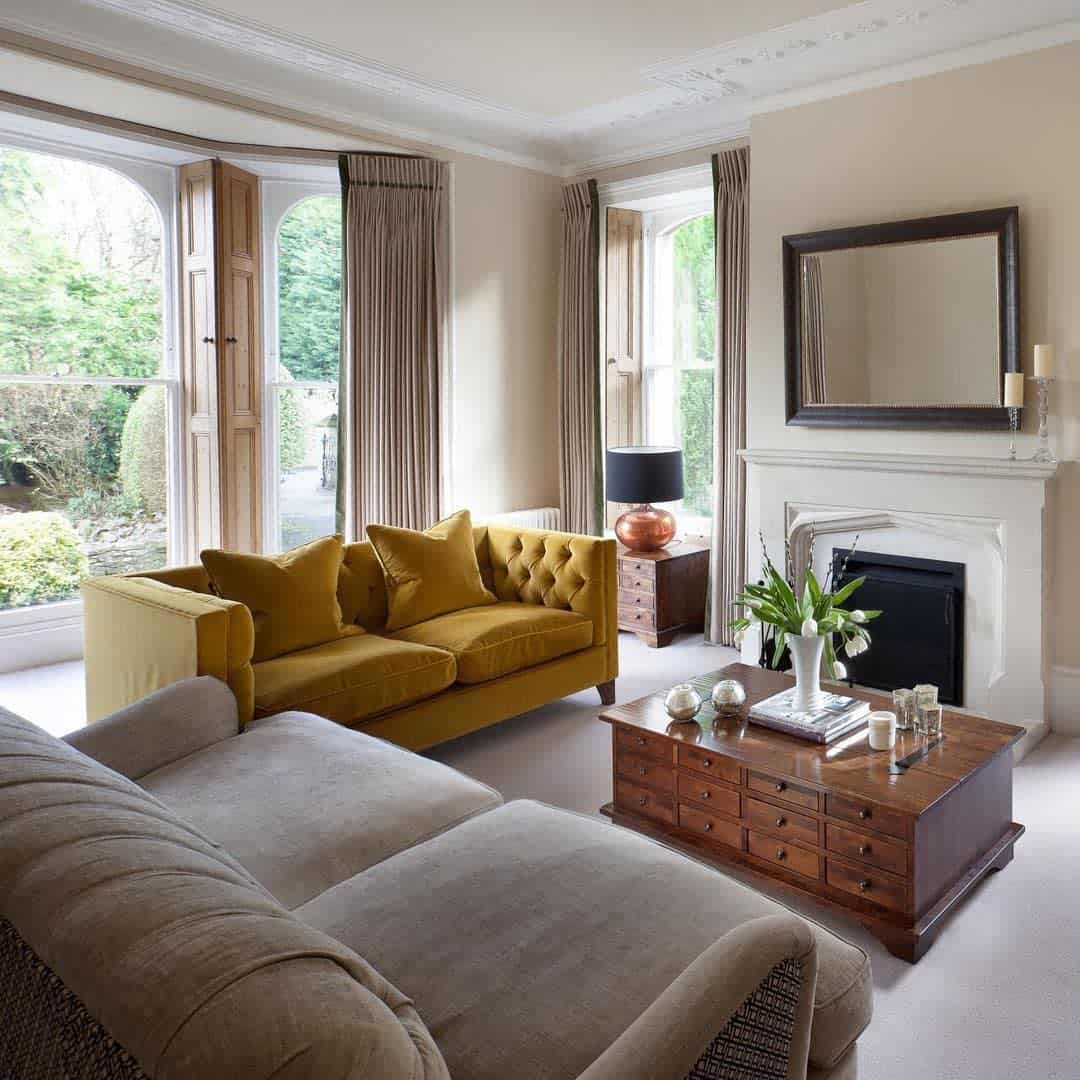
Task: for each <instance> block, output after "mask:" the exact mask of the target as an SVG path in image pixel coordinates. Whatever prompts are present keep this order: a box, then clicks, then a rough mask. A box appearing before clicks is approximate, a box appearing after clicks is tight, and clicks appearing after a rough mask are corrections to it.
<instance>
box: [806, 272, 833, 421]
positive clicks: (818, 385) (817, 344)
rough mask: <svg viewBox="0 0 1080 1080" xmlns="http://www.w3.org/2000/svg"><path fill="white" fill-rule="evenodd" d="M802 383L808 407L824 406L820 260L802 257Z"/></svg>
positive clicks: (823, 345) (826, 401) (822, 312)
mask: <svg viewBox="0 0 1080 1080" xmlns="http://www.w3.org/2000/svg"><path fill="white" fill-rule="evenodd" d="M802 278H803V280H802V384H803V401H804V402H806V404H807V405H827V404H828V402H829V393H828V382H827V380H826V377H825V310H824V299H823V294H822V289H821V260H820V259H819V258H818V257H817V256H816V255H805V256H803V260H802Z"/></svg>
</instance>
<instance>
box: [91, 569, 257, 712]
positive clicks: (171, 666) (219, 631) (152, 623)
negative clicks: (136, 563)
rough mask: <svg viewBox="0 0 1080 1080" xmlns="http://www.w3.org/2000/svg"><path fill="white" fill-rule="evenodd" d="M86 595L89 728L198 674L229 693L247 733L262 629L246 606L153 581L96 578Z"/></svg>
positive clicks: (253, 708)
mask: <svg viewBox="0 0 1080 1080" xmlns="http://www.w3.org/2000/svg"><path fill="white" fill-rule="evenodd" d="M82 596H83V653H84V656H85V659H86V716H87V719H88V720H89V721H91V722H93V721H95V720H99V719H101V717H103V716H108V715H109V714H110V713H114V712H116V710H117V709H122V708H123V707H124V706H125V705H131V704H133V703H134V702H136V701H140V700H141V699H142V698H144V697H146V695H147V694H151V693H153V692H154V691H155V690H160V689H161V688H162V687H163V686H169V685H171V684H172V683H176V682H180V680H181V679H189V678H191V677H193V676H195V675H212V676H214V678H216V679H220V680H221V681H222V682H223V683H226V684H227V685H228V686H229V688H230V689H231V690H232V692H233V693H234V694H235V695H236V704H237V710H238V712H239V718H240V725H241V727H243V726H244V725H245V724H246V723H247V722H248V721H249V720H250V719H251V718H252V716H253V715H254V711H255V678H254V674H253V672H252V670H251V656H252V652H253V651H254V647H255V627H254V624H253V622H252V619H251V613H250V612H249V611H248V609H247V608H246V607H244V605H243V604H237V603H235V602H234V601H232V600H222V599H221V598H220V597H217V596H208V595H205V594H203V593H196V592H190V591H189V590H187V589H178V588H175V587H173V586H172V585H165V584H163V583H162V582H160V581H152V580H150V579H149V578H123V577H102V578H91V579H89V580H87V581H85V582H83V586H82Z"/></svg>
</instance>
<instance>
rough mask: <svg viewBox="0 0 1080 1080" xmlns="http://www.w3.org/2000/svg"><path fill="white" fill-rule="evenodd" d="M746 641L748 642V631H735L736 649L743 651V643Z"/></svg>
mask: <svg viewBox="0 0 1080 1080" xmlns="http://www.w3.org/2000/svg"><path fill="white" fill-rule="evenodd" d="M745 640H746V631H745V630H736V631H735V639H734V641H735V648H736V649H741V648H742V647H743V642H744V641H745Z"/></svg>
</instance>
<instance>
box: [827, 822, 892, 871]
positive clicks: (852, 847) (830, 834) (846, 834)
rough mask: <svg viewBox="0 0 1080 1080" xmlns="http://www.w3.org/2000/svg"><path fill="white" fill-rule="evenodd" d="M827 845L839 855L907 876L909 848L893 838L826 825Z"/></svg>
mask: <svg viewBox="0 0 1080 1080" xmlns="http://www.w3.org/2000/svg"><path fill="white" fill-rule="evenodd" d="M825 846H826V847H827V848H828V849H829V850H830V851H835V852H836V853H837V855H845V856H847V858H849V859H857V860H858V861H859V862H864V863H868V864H869V865H870V866H877V867H880V868H881V869H882V870H888V871H889V872H890V873H893V874H899V875H900V876H901V877H907V872H908V853H907V848H906V847H903V846H902V845H901V844H895V843H893V842H892V841H891V840H882V839H880V838H879V837H876V836H867V835H866V834H865V833H859V832H855V831H854V830H853V829H845V828H842V827H841V826H840V825H826V826H825Z"/></svg>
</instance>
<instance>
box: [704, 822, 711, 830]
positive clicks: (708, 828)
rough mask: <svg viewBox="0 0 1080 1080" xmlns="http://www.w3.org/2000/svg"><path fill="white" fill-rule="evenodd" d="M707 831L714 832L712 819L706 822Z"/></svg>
mask: <svg viewBox="0 0 1080 1080" xmlns="http://www.w3.org/2000/svg"><path fill="white" fill-rule="evenodd" d="M705 831H706V832H712V822H711V821H706V822H705Z"/></svg>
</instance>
